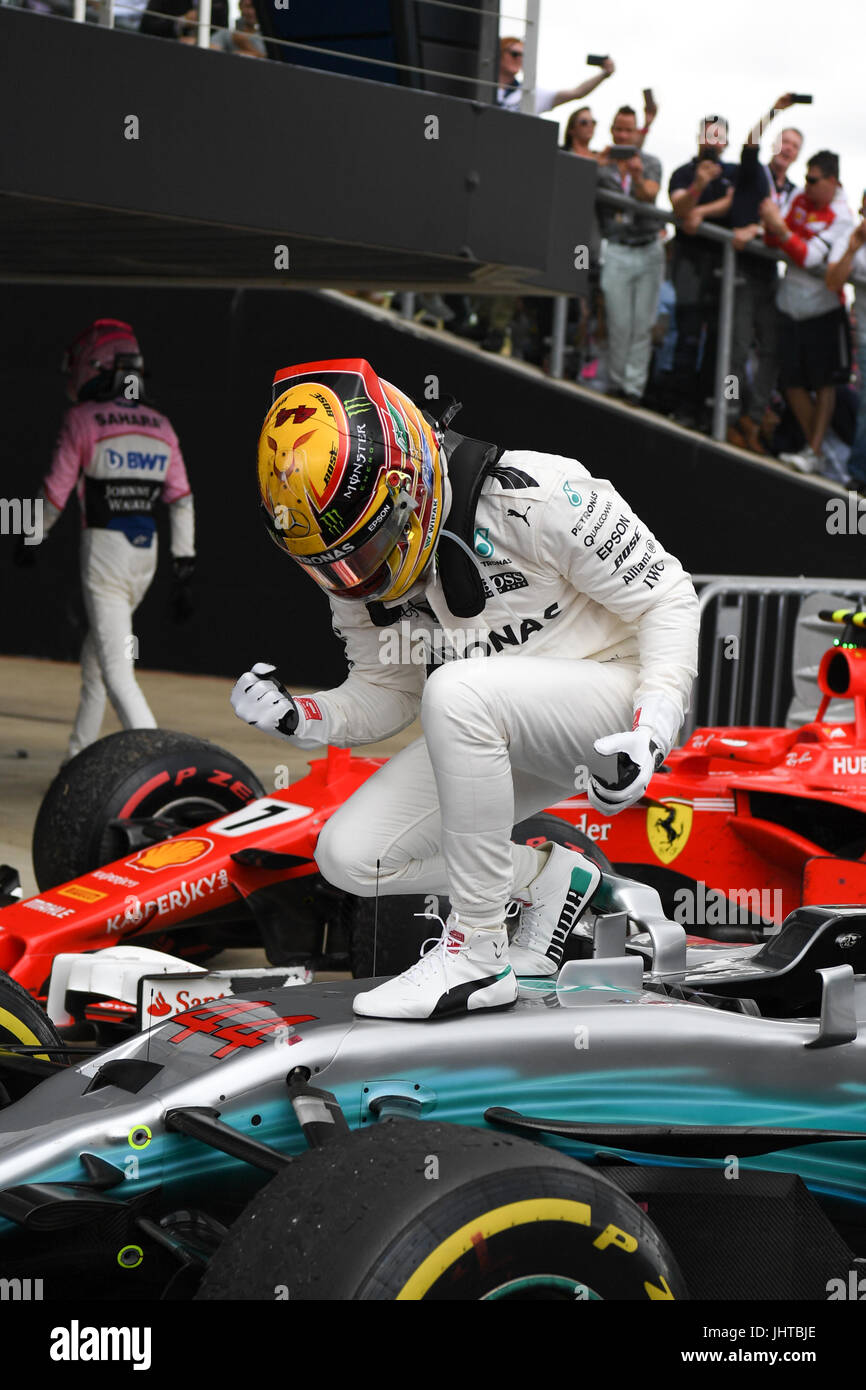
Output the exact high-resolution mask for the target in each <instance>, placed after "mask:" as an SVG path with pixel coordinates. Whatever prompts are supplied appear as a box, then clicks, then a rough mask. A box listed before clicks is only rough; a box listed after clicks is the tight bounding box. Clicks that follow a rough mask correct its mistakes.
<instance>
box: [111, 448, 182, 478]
mask: <svg viewBox="0 0 866 1390" xmlns="http://www.w3.org/2000/svg"><path fill="white" fill-rule="evenodd" d="M106 458H107V460H108V466H109V468H123V466H124V464H125V465H126V467H127V468H144V469H147V470H148V472H150V473H154V472H159V473H162V472H163V471H164V469H165V467H166V465H167V463H168V454H143V453H141V452H139V451H138V450H135V449H130V451H129V453H128V454H119V453H118V452H117V450H116V449H107V450H106Z"/></svg>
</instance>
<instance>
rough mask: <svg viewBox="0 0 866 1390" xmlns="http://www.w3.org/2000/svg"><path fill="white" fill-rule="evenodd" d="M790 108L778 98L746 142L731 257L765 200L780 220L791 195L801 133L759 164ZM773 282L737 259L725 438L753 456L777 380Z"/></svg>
mask: <svg viewBox="0 0 866 1390" xmlns="http://www.w3.org/2000/svg"><path fill="white" fill-rule="evenodd" d="M792 104H793V102H792V94H791V93H790V92H786V93H785V95H784V96H781V97H778V98H777V99H776V102H775V104H774V105H773V107H772V108H771V109H770V111H769V113H768V115H766V116H763V117H762V118H761V119H760V120H759V121H758V122H757V123H756V125H755V126H754V127H753V128H752V129H751V130H750V131H749V134H748V135H747V136H746V143H745V144H744V146H743V149H742V153H741V155H740V175H739V178H738V179H737V185H736V188H735V190H734V200H733V204H732V207H731V220H732V221H733V224H734V247H735V249H736V250H737V251H742V250H743V248H744V247H745V246H747V245H748V243H749V242H750V241H753V240H754V238H755V237H757V236H761V235H763V227H762V226H761V222H760V217H759V212H758V209H759V207H760V205H761V203H762V202H763V200H764V198H766V197H767V196H768V195H769V197H771V198H772V199H773V201H774V203H775V204H776V206H777V207H778V208H779V209H780V210H781V211H782V213H783V214H784V212H785V211H786V210H787V206H788V203H789V202H790V200H791V198H792V196H793V195H794V193H795V192H796V188H795V186H794V184H793V183H792V181H791V179H790V178H789V177H788V170H789V169H790V167H791V165H792V164H793V163H794V161H795V160H796V159H797V157H798V155H799V153H800V149H801V148H802V144H803V132H802V131H800V130H797V129H795V128H794V127H793V126H788V127H786V129H785V130H783V131H782V132H781V135H780V136H779V138H778V140H777V141H776V145H775V148H774V152H773V157H772V159H771V160H770V162H769V164H762V163H761V162H760V158H759V147H760V142H761V136H762V134H763V132H764V131H765V130H766V129H767V127H768V126H769V124H770V122H771V121H772V120H773V117H774V116H775V115H777V114H778V112H780V111H785V110H787V108H788V107H789V106H791V105H792ZM778 281H779V277H778V273H777V270H776V262H775V261H771V260H769V259H765V258H764V257H763V256H753V255H743V256H739V257H738V260H737V285H736V291H735V297H734V331H733V341H732V344H731V372H732V374H733V376H734V377H735V379H736V382H737V387H738V396H737V399H736V401H735V402H734V403H733V408H732V410H731V412H730V416H729V422H728V436H727V437H728V443H729V444H737V445H739V447H740V448H743V449H749V450H751V452H752V453H755V454H766V453H767V450H766V449H765V448H764V446H763V444H762V443H761V423H762V421H763V419H764V414H765V411H766V409H767V406H768V405H769V403H770V397H771V396H772V394H773V389H774V387H775V385H776V378H777V377H778V375H779V341H778V331H779V318H778V310H777V308H776V290H777V288H778ZM753 347H755V349H756V353H757V357H756V367H755V374H754V380H753V382H752V389H751V392H750V395H749V401H748V408H747V409H744V408H743V406H744V390H745V387H746V364H747V362H748V359H749V354H750V352H751V351H752V348H753ZM737 416H739V420H737V418H736V417H737Z"/></svg>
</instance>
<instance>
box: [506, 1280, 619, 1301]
mask: <svg viewBox="0 0 866 1390" xmlns="http://www.w3.org/2000/svg"><path fill="white" fill-rule="evenodd" d="M504 1299H522V1300H527V1299H528V1300H536V1299H537V1300H542V1299H544V1300H546V1301H550V1300H553V1301H554V1302H560V1303H590V1302H593V1303H594V1302H601V1301H602V1298H601V1294H598V1293H596V1292H595V1290H594V1289H591V1288H589V1286H588V1285H587V1284H582V1283H581V1282H580V1281H579V1280H578V1279H567V1278H565V1276H564V1275H562V1274H525V1275H523V1276H522V1277H521V1278H519V1279H509V1280H507V1282H506V1283H504V1284H499V1285H498V1286H497V1287H496V1288H495V1289H491V1290H490V1292H489V1293H486V1294H483V1295H482V1297H481V1299H480V1302H482V1303H491V1302H501V1301H502V1300H504Z"/></svg>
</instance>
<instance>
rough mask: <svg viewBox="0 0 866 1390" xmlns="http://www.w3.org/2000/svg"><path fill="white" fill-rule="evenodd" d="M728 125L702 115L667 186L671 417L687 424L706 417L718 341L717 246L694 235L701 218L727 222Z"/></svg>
mask: <svg viewBox="0 0 866 1390" xmlns="http://www.w3.org/2000/svg"><path fill="white" fill-rule="evenodd" d="M727 147H728V123H727V121H726V120H725V119H724V117H723V116H706V117H704V119H703V120H702V121H701V124H700V128H699V133H698V152H697V154H696V155H695V156H694V158H692V159H690V160H689V162H688V163H687V164H682V165H680V167H679V168H678V169H675V170H674V172H673V174H672V175H671V178H670V183H669V184H668V193H669V196H670V200H671V207H672V208H673V210H674V213H675V214H676V218H677V232H676V239H675V242H674V251H673V272H672V278H673V284H674V289H675V291H676V296H677V310H676V318H677V343H676V349H675V353H674V371H673V376H674V382H673V385H674V392H675V395H676V400H677V406H676V410H675V412H674V414H675V418H676V419H677V420H679V422H680V424H683V425H686V426H688V427H690V428H692V429H693V428H695V427H696V426H697V427H700V428H706V427H707V426H708V425H709V421H710V411H709V408H708V407H709V406H710V405H711V404H712V398H713V392H714V386H715V372H716V342H717V339H718V323H719V295H720V287H721V279H720V276H719V273H718V272H719V268H720V266H721V263H722V248H721V246H720V245H719V244H717V243H716V242H714V241H710V240H709V239H707V238H702V237H699V236H697V235H696V233H697V231H698V229H699V227H700V225H701V223H702V222H705V221H709V222H716V223H718V224H719V225H720V226H723V227H730V226H731V204H732V202H733V197H734V187H735V185H736V181H737V175H738V172H739V171H738V166H737V165H736V164H728V163H725V162H724V160H723V156H724V153H725V150H726V149H727Z"/></svg>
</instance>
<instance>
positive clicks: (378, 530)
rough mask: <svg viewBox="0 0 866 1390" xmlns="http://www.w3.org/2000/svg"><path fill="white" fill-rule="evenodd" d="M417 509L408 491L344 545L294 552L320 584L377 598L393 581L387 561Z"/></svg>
mask: <svg viewBox="0 0 866 1390" xmlns="http://www.w3.org/2000/svg"><path fill="white" fill-rule="evenodd" d="M413 511H414V503H413V501H412V498H411V497H410V496H409V494H408V493H407V492H405V491H401V492H400V493H398V494H397V496H396V498H394V499H391V498H389V499H388V500H387V501H386V502H385V503H384V504H383V505H382V506H381V507H380V508H379V510H378V511H377V512H376V514H375V516H373V517H372V518H371V519H370V521H368V522H367V525H366V526H364V527H362V529H361V530H360V531H359V532H358V533H357V535H356V536H352V537H350V538H349V540H348V541H346V542H345V543H344V544H343V545H339V546H336V547H335V548H334V549H333V550H325V551H323V552H321V553H320V554H318V555H293V556H292V559H293V560H297V562H298V564H299V565H303V567H304V569H305V570H307V571H308V572H309V574H310V575H311V576H312V578H313V579H315V580H316V582H317V584H320V585H321V587H322V588H323V589H327V590H328V592H329V593H334V594H341V595H343V596H344V597H346V598H375V597H376V596H377V593H378V592H382V593H385V592H386V591H387V589H388V586H389V584H390V582H391V573H390V570H389V568H388V565H387V563H386V561H387V559H388V556H389V555H390V554H391V553H392V551H393V550H394V549H395V547H396V546H397V544H398V543H399V541H400V540H401V538H402V537H403V535H404V534H405V531H406V528H407V526H408V524H409V521H410V519H411V516H412V512H413Z"/></svg>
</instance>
